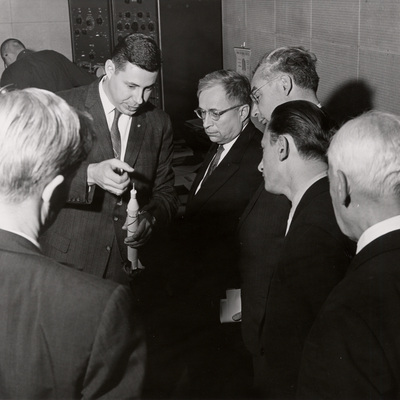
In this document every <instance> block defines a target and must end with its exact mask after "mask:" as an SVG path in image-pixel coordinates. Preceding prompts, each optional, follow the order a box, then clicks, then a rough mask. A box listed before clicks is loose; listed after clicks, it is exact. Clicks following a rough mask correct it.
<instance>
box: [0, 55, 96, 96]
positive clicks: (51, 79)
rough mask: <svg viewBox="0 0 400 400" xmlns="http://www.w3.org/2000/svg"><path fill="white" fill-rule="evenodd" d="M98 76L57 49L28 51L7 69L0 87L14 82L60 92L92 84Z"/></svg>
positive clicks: (20, 85) (23, 86)
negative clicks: (86, 70)
mask: <svg viewBox="0 0 400 400" xmlns="http://www.w3.org/2000/svg"><path fill="white" fill-rule="evenodd" d="M94 79H96V77H95V76H93V75H90V74H89V73H87V72H85V71H83V70H82V69H80V68H79V67H78V66H77V65H75V64H74V63H73V62H71V61H70V60H68V58H67V57H65V56H63V55H62V54H60V53H57V52H56V51H53V50H42V51H37V52H33V51H30V50H24V51H22V52H21V53H19V54H18V57H17V60H16V61H15V62H13V63H12V64H11V65H10V66H9V67H8V68H7V69H5V70H4V72H3V75H2V76H1V84H0V87H2V86H6V85H8V84H14V85H15V86H16V87H17V88H18V89H25V88H28V87H36V88H40V89H46V90H50V91H51V92H58V91H61V90H67V89H71V88H73V87H77V86H82V85H88V84H90V83H91V82H93V80H94Z"/></svg>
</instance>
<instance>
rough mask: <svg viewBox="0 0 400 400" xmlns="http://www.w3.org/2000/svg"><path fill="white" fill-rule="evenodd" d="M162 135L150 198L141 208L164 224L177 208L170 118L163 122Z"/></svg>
mask: <svg viewBox="0 0 400 400" xmlns="http://www.w3.org/2000/svg"><path fill="white" fill-rule="evenodd" d="M162 130H163V133H162V134H163V135H162V139H161V147H160V151H159V155H158V166H157V171H156V175H155V179H154V185H153V190H152V194H151V197H150V200H149V202H148V204H147V205H145V206H144V207H143V210H146V211H149V213H150V214H152V215H153V216H154V217H155V218H156V221H157V225H158V224H161V225H166V224H168V223H169V222H170V221H171V219H172V218H173V217H174V215H175V214H176V212H177V210H178V204H179V203H178V196H177V194H176V191H175V189H174V181H175V175H174V172H173V169H172V157H173V133H172V126H171V120H170V119H169V117H167V118H166V119H165V120H164V124H163V128H162Z"/></svg>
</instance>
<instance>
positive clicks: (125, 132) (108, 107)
mask: <svg viewBox="0 0 400 400" xmlns="http://www.w3.org/2000/svg"><path fill="white" fill-rule="evenodd" d="M105 78H106V76H104V77H103V79H102V80H101V81H100V84H99V92H100V99H101V103H102V105H103V109H104V113H105V115H106V118H107V125H108V129H109V130H111V125H112V123H113V120H114V113H115V107H114V105H113V104H112V103H111V101H110V100H109V99H108V97H107V95H106V92H105V91H104V88H103V82H104V80H105ZM131 123H132V117H131V116H129V115H125V114H121V116H120V117H119V119H118V129H119V133H120V135H121V158H120V159H121V161H124V158H125V152H126V146H127V144H128V138H129V130H130V129H131Z"/></svg>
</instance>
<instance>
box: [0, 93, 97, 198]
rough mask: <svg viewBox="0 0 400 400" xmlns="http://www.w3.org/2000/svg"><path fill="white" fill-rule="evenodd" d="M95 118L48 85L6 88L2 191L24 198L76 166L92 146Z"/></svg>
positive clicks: (1, 110)
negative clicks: (48, 88) (45, 87)
mask: <svg viewBox="0 0 400 400" xmlns="http://www.w3.org/2000/svg"><path fill="white" fill-rule="evenodd" d="M89 128H90V122H89V120H88V117H87V116H86V115H83V114H81V115H79V116H78V114H77V112H76V111H74V109H73V108H72V107H70V106H69V105H68V104H67V103H66V102H65V101H64V100H63V99H61V98H60V97H58V96H57V95H55V94H54V93H51V92H48V91H46V90H42V89H36V88H29V89H24V90H15V91H12V92H6V93H2V94H0V143H1V146H0V196H3V197H4V198H5V199H7V200H8V201H10V202H15V203H17V202H21V201H23V200H25V199H27V198H28V197H30V196H32V195H33V194H37V193H41V191H42V190H43V188H44V186H45V185H46V184H48V183H49V182H50V181H51V180H52V179H53V178H54V177H55V176H57V175H59V174H60V175H64V176H68V175H70V174H72V173H74V172H75V171H76V169H77V168H78V166H79V164H80V163H81V161H82V160H83V159H84V158H86V156H87V153H88V151H89V149H90V147H91V141H92V137H91V133H90V129H89Z"/></svg>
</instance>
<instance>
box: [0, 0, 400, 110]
mask: <svg viewBox="0 0 400 400" xmlns="http://www.w3.org/2000/svg"><path fill="white" fill-rule="evenodd" d="M162 1H168V0H162ZM188 1H191V0H188ZM222 13H223V52H224V67H225V68H235V53H234V50H233V48H234V47H237V46H240V45H242V44H243V43H244V42H245V43H246V46H247V47H250V48H251V50H252V65H253V68H254V67H255V66H256V64H257V62H258V60H259V58H260V57H261V56H262V55H263V54H264V53H265V52H267V51H271V50H272V49H274V48H275V47H278V46H285V45H302V46H305V47H306V48H308V49H310V50H312V51H313V52H315V53H316V55H317V57H318V59H319V65H318V72H319V75H320V77H321V84H320V88H319V92H318V94H319V98H320V100H321V101H322V102H323V103H324V105H325V106H327V107H328V108H330V110H332V111H333V113H336V115H335V116H336V117H338V118H341V117H342V116H344V115H345V114H346V117H347V116H349V115H352V114H355V113H357V112H359V111H360V110H361V109H365V108H370V107H374V108H377V109H382V110H387V111H391V112H395V113H399V114H400V101H399V100H398V91H399V84H400V78H399V77H400V23H399V21H400V1H399V0H222ZM8 37H16V38H18V39H20V40H21V41H22V42H23V43H25V45H26V46H27V47H29V48H32V49H34V50H41V49H53V50H57V51H59V52H60V53H62V54H64V55H65V56H67V57H68V58H70V59H71V39H70V32H69V16H68V1H67V0H0V41H1V42H2V41H3V40H4V39H6V38H8ZM2 72H3V66H2V63H0V74H1V73H2Z"/></svg>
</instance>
